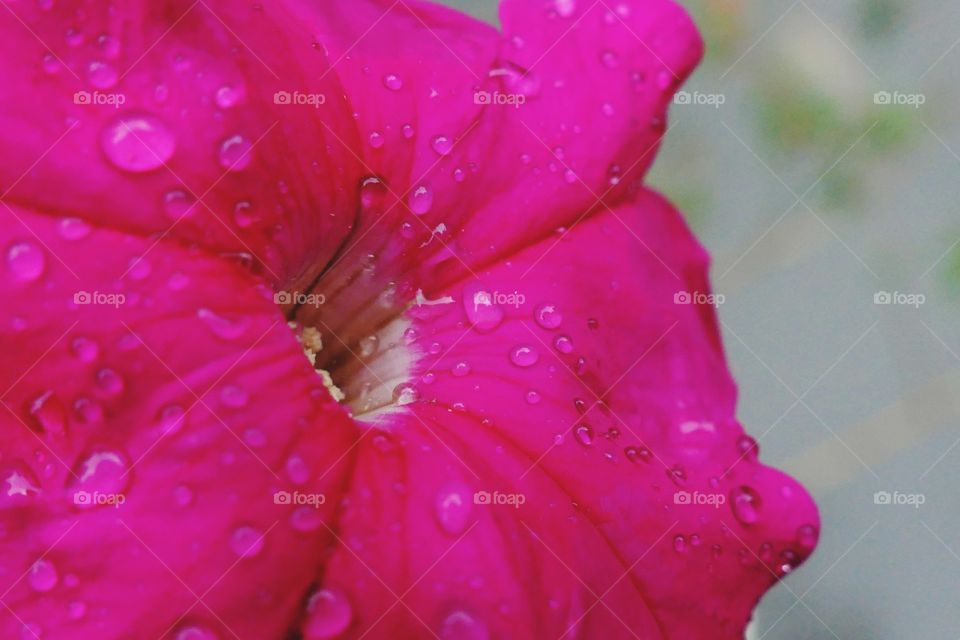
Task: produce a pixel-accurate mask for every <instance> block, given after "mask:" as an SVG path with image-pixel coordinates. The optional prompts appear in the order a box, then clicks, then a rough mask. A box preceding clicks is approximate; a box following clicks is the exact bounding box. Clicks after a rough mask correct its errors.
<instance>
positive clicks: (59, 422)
mask: <svg viewBox="0 0 960 640" xmlns="http://www.w3.org/2000/svg"><path fill="white" fill-rule="evenodd" d="M30 415H31V416H33V419H34V420H36V421H37V424H39V425H40V428H41V429H42V430H43V431H45V432H46V433H48V434H55V435H62V434H63V433H64V432H66V429H67V410H66V409H65V408H64V407H63V403H62V402H61V401H60V399H59V398H58V397H57V396H55V395H54V393H53V392H52V391H47V392H45V393H43V394H41V395H39V396H37V397H36V398H34V399H33V401H32V402H31V403H30Z"/></svg>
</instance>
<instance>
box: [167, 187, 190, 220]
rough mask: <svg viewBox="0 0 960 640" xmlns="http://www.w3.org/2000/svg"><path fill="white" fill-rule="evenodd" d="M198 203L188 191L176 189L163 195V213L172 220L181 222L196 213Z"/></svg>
mask: <svg viewBox="0 0 960 640" xmlns="http://www.w3.org/2000/svg"><path fill="white" fill-rule="evenodd" d="M195 205H196V201H195V200H194V198H193V196H191V195H190V194H188V193H187V192H186V191H181V190H180V189H175V190H173V191H168V192H167V193H165V194H164V195H163V211H164V213H165V214H166V215H167V217H168V218H170V219H171V220H180V219H181V218H186V217H188V216H190V215H192V214H193V213H194V207H195Z"/></svg>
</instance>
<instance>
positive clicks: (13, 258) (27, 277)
mask: <svg viewBox="0 0 960 640" xmlns="http://www.w3.org/2000/svg"><path fill="white" fill-rule="evenodd" d="M46 266H47V258H46V255H45V254H44V252H43V250H42V249H41V248H40V247H39V246H37V245H36V244H34V243H33V242H27V241H21V242H15V243H13V244H12V245H10V248H9V249H7V268H8V269H9V270H10V272H11V273H12V274H13V276H14V277H15V278H16V279H17V280H20V281H22V282H33V281H34V280H37V279H38V278H40V276H42V275H43V271H44V269H46Z"/></svg>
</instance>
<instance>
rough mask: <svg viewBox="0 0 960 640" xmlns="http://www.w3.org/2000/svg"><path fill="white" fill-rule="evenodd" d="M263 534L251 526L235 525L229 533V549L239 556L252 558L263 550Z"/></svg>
mask: <svg viewBox="0 0 960 640" xmlns="http://www.w3.org/2000/svg"><path fill="white" fill-rule="evenodd" d="M263 542H264V534H263V532H262V531H260V530H259V529H255V528H253V527H246V526H244V527H237V528H236V529H234V530H233V531H232V532H231V533H230V549H231V550H233V552H234V553H235V554H237V555H238V556H240V557H241V558H252V557H254V556H256V555H258V554H259V553H260V552H261V551H263Z"/></svg>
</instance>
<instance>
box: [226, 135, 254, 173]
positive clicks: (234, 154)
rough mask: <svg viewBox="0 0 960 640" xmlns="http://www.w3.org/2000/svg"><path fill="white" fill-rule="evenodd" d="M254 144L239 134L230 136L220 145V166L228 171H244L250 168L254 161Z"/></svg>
mask: <svg viewBox="0 0 960 640" xmlns="http://www.w3.org/2000/svg"><path fill="white" fill-rule="evenodd" d="M252 151H253V144H252V143H251V142H250V141H249V140H247V139H246V138H244V137H243V136H241V135H239V134H237V135H234V136H230V137H229V138H227V139H226V140H224V141H223V142H222V143H221V144H220V151H219V152H218V154H217V157H218V158H219V159H220V166H221V167H223V168H224V169H227V170H228V171H242V170H243V169H246V168H247V167H248V166H250V161H251V160H253V153H252Z"/></svg>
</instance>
